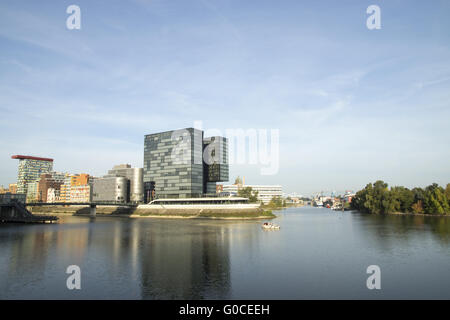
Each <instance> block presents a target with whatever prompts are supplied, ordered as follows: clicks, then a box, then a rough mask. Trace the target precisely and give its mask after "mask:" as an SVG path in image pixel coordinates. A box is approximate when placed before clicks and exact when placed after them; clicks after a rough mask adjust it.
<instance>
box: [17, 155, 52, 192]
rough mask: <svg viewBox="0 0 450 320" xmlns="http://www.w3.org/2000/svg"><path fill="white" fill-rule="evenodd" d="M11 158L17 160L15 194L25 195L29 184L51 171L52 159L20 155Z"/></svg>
mask: <svg viewBox="0 0 450 320" xmlns="http://www.w3.org/2000/svg"><path fill="white" fill-rule="evenodd" d="M11 158H12V159H18V160H19V170H18V176H17V193H24V194H27V191H28V184H29V183H35V182H36V180H38V179H40V177H41V175H42V174H43V173H49V172H50V171H52V170H53V159H49V158H39V157H32V156H21V155H15V156H12V157H11Z"/></svg>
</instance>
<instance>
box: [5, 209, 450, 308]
mask: <svg viewBox="0 0 450 320" xmlns="http://www.w3.org/2000/svg"><path fill="white" fill-rule="evenodd" d="M277 215H278V218H277V219H275V221H274V222H275V223H277V224H279V225H280V226H281V229H280V230H275V231H265V230H262V229H261V221H225V220H206V219H203V220H200V219H153V218H142V219H130V218H113V217H97V218H89V217H72V216H67V217H62V218H61V221H60V223H58V224H53V225H51V224H47V225H14V224H10V225H0V299H353V298H358V299H417V298H424V299H428V298H430V299H431V298H433V299H450V218H446V217H423V216H420V217H411V216H374V215H365V214H359V213H352V212H334V211H331V210H329V209H325V208H312V207H304V208H290V209H287V210H284V211H280V212H277ZM69 265H77V266H79V267H80V270H81V278H80V279H81V289H80V290H68V289H67V286H66V280H67V278H68V277H69V276H70V275H69V274H66V269H67V267H68V266H69ZM370 265H378V266H379V267H380V270H381V277H380V279H381V289H380V290H369V289H368V288H367V285H366V280H367V278H368V277H369V276H370V275H369V274H367V272H366V271H367V267H368V266H370Z"/></svg>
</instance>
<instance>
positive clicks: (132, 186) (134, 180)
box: [104, 164, 144, 203]
mask: <svg viewBox="0 0 450 320" xmlns="http://www.w3.org/2000/svg"><path fill="white" fill-rule="evenodd" d="M104 177H105V178H106V177H124V178H127V179H128V180H129V188H128V192H129V195H127V199H129V201H131V202H135V203H137V202H142V201H143V200H144V181H143V169H142V168H132V167H131V165H129V164H121V165H117V166H114V167H113V168H112V170H109V171H108V174H107V175H105V176H104Z"/></svg>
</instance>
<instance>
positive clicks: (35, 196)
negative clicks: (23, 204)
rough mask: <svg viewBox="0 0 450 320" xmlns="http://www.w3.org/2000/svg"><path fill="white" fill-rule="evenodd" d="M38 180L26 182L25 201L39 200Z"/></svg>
mask: <svg viewBox="0 0 450 320" xmlns="http://www.w3.org/2000/svg"><path fill="white" fill-rule="evenodd" d="M38 190H39V180H35V181H33V182H31V181H30V182H28V183H27V193H26V195H27V202H38V201H39V191H38Z"/></svg>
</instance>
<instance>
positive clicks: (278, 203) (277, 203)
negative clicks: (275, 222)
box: [269, 196, 283, 208]
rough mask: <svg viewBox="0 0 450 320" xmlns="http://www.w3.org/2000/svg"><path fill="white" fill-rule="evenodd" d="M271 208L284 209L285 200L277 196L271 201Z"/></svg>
mask: <svg viewBox="0 0 450 320" xmlns="http://www.w3.org/2000/svg"><path fill="white" fill-rule="evenodd" d="M269 206H270V207H272V208H282V207H283V199H281V197H280V196H275V197H273V198H272V199H271V200H270V202H269Z"/></svg>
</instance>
